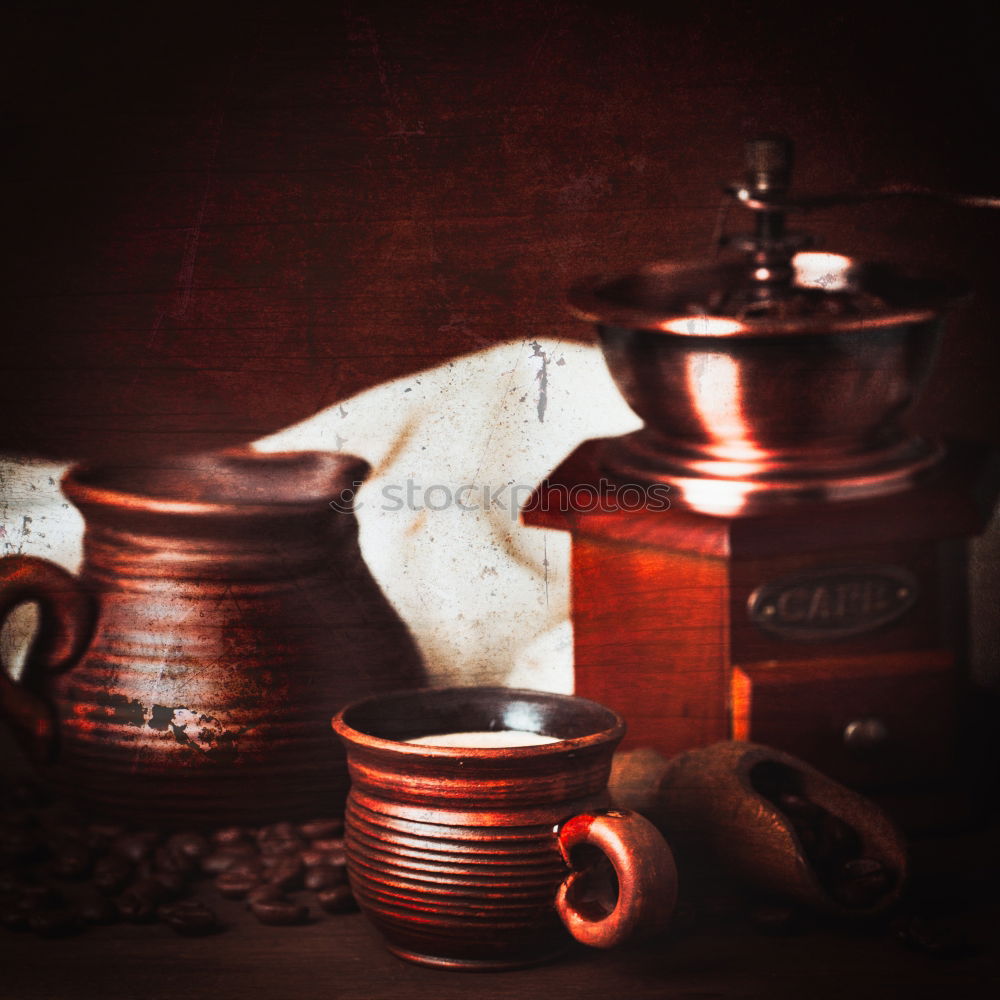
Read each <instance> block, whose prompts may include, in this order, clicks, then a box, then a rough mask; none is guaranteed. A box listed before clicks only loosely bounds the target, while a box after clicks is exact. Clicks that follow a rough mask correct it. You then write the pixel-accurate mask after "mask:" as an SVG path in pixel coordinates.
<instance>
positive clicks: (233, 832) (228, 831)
mask: <svg viewBox="0 0 1000 1000" xmlns="http://www.w3.org/2000/svg"><path fill="white" fill-rule="evenodd" d="M247 836H248V831H247V830H246V828H245V827H242V826H226V827H223V828H222V829H221V830H215V831H214V832H213V833H212V842H213V843H214V844H217V845H218V846H219V847H231V846H232V845H233V844H240V843H244V842H246V840H247Z"/></svg>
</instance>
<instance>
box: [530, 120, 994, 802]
mask: <svg viewBox="0 0 1000 1000" xmlns="http://www.w3.org/2000/svg"><path fill="white" fill-rule="evenodd" d="M791 165H792V147H791V144H790V143H789V142H788V141H787V140H786V139H784V138H782V137H771V136H768V137H764V138H760V139H755V140H753V141H751V142H750V143H748V144H747V174H746V178H745V180H744V181H743V182H741V183H738V184H735V185H733V186H732V187H731V188H729V189H728V194H729V196H730V197H731V198H732V199H733V201H734V202H735V203H736V204H737V205H740V206H742V207H743V208H744V209H746V210H748V211H749V212H750V213H751V215H752V219H753V229H752V232H750V233H749V234H747V235H745V236H739V237H735V238H730V239H728V240H727V241H726V243H727V246H726V250H725V252H724V253H720V254H719V255H718V256H717V258H716V259H714V260H710V261H707V262H694V263H686V262H680V263H678V262H661V263H653V264H650V265H648V266H646V267H643V268H641V269H639V270H637V271H636V272H634V273H631V274H627V275H624V276H619V277H615V278H610V279H606V278H597V279H590V280H587V281H584V282H581V283H580V284H578V285H577V286H576V287H575V288H574V289H573V290H572V292H571V295H570V302H571V306H572V308H573V310H574V312H575V313H576V315H578V316H579V317H580V318H582V319H585V320H587V321H590V322H593V323H595V324H596V325H597V329H598V333H599V336H600V342H601V346H602V349H603V352H604V357H605V360H606V362H607V364H608V366H609V368H610V371H611V374H612V375H613V377H614V379H615V381H616V383H617V385H618V387H619V389H620V391H621V392H622V394H623V395H624V397H625V399H626V401H627V402H628V403H629V405H630V406H631V407H632V409H633V410H634V411H635V412H636V413H637V414H638V415H639V416H640V417H642V418H643V420H644V421H645V426H644V427H643V428H642V429H641V430H639V431H637V432H634V433H632V434H628V435H625V436H623V437H617V438H611V439H603V440H592V441H587V442H585V443H584V444H583V445H581V446H580V447H579V448H578V449H577V450H576V451H575V452H573V453H572V454H571V455H570V456H569V457H568V458H567V459H566V460H565V461H564V462H563V463H562V464H561V465H560V466H559V467H558V468H557V469H556V470H555V471H554V472H553V474H552V475H551V476H550V477H549V479H548V480H546V482H545V483H543V484H542V485H541V486H540V487H539V488H538V489H537V490H536V492H535V494H534V495H533V497H532V498H531V500H530V501H529V503H528V505H527V506H526V508H525V512H524V518H525V521H526V523H528V524H531V525H539V526H547V527H555V528H561V529H563V530H567V531H569V532H570V533H571V535H572V591H571V592H572V616H573V627H574V635H575V638H574V650H575V690H576V693H577V694H579V695H582V696H584V697H587V698H593V699H595V700H596V701H599V702H601V703H603V704H606V705H608V706H610V707H612V708H614V709H615V710H616V711H618V712H619V713H621V714H622V715H623V716H624V717H625V718H626V719H627V720H628V727H629V735H628V745H632V746H650V747H654V748H655V749H657V750H659V751H660V752H661V753H663V754H665V755H667V756H671V755H673V754H676V753H678V752H681V751H684V750H687V749H690V748H693V747H697V746H703V745H706V744H709V743H712V742H715V741H717V740H725V739H740V740H750V741H753V742H757V743H764V744H769V745H771V746H774V747H777V748H780V749H782V750H785V751H788V752H790V753H792V754H795V755H797V756H799V757H802V758H804V759H806V760H807V761H809V762H810V763H812V764H814V765H815V766H816V767H818V768H820V769H821V770H823V771H825V772H826V773H828V774H830V775H831V776H833V777H835V778H837V779H839V780H841V781H844V782H846V783H848V784H851V785H854V786H855V787H860V788H863V789H867V790H871V791H875V792H879V793H880V794H881V795H882V796H885V797H889V798H891V797H892V796H893V795H897V796H898V797H899V798H900V800H901V801H909V800H911V799H913V798H914V796H913V795H912V794H911V793H912V792H913V791H916V792H917V794H916V796H915V799H916V800H921V801H928V798H927V790H928V789H930V788H933V787H935V786H937V787H938V788H939V789H942V790H944V791H947V789H948V788H949V787H951V786H952V784H953V782H952V776H953V774H954V773H955V772H954V768H955V761H956V737H957V729H958V724H957V723H958V720H957V713H958V706H959V700H960V697H961V691H962V687H963V683H964V677H965V675H964V671H963V667H964V663H965V643H966V617H967V613H966V602H965V586H966V584H965V579H966V574H965V547H966V541H967V539H968V538H970V537H971V536H972V535H974V534H977V533H978V532H979V531H981V530H982V528H983V526H984V525H985V523H986V520H987V518H988V514H989V511H990V507H991V505H992V502H993V499H994V497H995V495H996V492H997V490H996V484H995V483H992V482H991V480H992V479H993V478H995V477H994V476H992V475H991V472H990V466H991V463H990V461H989V456H987V455H985V454H984V453H983V452H982V451H981V450H979V451H977V450H976V449H974V448H969V447H962V446H959V445H954V444H952V445H944V444H941V443H939V442H933V441H926V440H923V439H921V438H920V437H917V436H915V435H914V434H912V433H911V432H910V431H908V430H907V428H906V422H905V418H906V416H907V414H908V412H909V411H910V410H911V408H912V406H913V403H914V402H915V400H916V397H917V394H918V392H919V390H920V388H921V385H922V383H923V382H924V380H925V378H926V376H927V374H928V372H929V370H930V368H931V365H932V362H933V357H934V353H935V348H936V344H937V341H938V338H939V336H940V333H941V329H942V326H943V321H944V319H945V317H946V314H947V312H948V310H949V308H950V307H951V305H953V304H954V303H955V302H956V300H957V299H958V298H960V297H961V290H960V289H959V288H957V287H955V286H954V285H953V284H950V283H949V282H947V281H942V280H932V279H927V278H922V277H914V276H911V275H908V274H905V273H902V272H900V271H898V270H897V269H895V268H892V267H889V266H886V265H882V264H874V263H868V262H864V261H861V260H858V259H855V258H853V257H848V256H844V255H840V254H834V253H827V252H822V251H817V250H812V249H809V240H808V239H807V238H806V237H804V236H803V235H801V234H798V233H796V232H794V231H792V230H790V229H789V228H788V225H787V219H788V216H789V214H791V213H794V212H800V211H808V210H812V209H820V208H825V207H830V206H836V205H841V204H846V203H849V202H852V201H862V200H864V199H866V198H881V197H895V196H899V195H927V196H931V197H935V196H936V195H935V194H934V193H932V192H926V191H922V190H920V189H915V188H902V187H894V188H887V189H882V190H879V191H874V192H866V193H861V194H856V195H846V194H844V195H829V196H825V195H824V196H818V197H811V198H793V197H792V196H791V195H790V193H789V192H790V180H791ZM940 197H945V196H940ZM955 200H958V201H965V202H968V203H971V204H974V205H975V204H981V205H988V206H990V207H996V204H997V200H996V199H962V198H958V199H955Z"/></svg>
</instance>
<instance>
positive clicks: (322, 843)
mask: <svg viewBox="0 0 1000 1000" xmlns="http://www.w3.org/2000/svg"><path fill="white" fill-rule="evenodd" d="M310 847H311V848H312V849H313V850H314V851H325V852H326V853H327V854H338V853H342V852H343V850H344V838H343V837H325V838H321V839H319V840H314V841H313V842H312V844H310Z"/></svg>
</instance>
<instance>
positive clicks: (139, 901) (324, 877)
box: [0, 782, 355, 937]
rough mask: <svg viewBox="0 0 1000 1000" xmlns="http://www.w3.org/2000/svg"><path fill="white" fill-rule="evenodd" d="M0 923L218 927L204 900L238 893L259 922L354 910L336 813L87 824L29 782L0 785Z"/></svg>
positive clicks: (62, 928)
mask: <svg viewBox="0 0 1000 1000" xmlns="http://www.w3.org/2000/svg"><path fill="white" fill-rule="evenodd" d="M2 798H3V805H4V808H3V811H2V813H0V925H2V926H4V927H6V928H8V929H9V930H15V931H23V930H27V931H34V932H35V933H37V934H41V935H44V936H47V937H60V936H65V935H69V934H74V933H78V932H80V931H82V930H84V929H86V928H87V927H88V926H93V925H99V924H110V923H115V922H117V921H127V922H130V923H136V924H143V923H154V922H157V921H160V922H162V923H164V924H166V925H167V926H169V927H170V928H172V929H173V930H174V931H176V932H177V933H178V934H183V935H188V936H201V935H206V934H214V933H218V932H219V931H222V930H224V929H225V927H224V924H223V922H222V921H221V920H220V918H219V916H218V914H217V913H216V910H215V909H214V908H213V906H212V903H213V896H216V897H217V896H222V897H224V898H226V899H236V900H242V901H244V902H245V903H246V906H247V908H248V909H249V910H250V912H251V913H252V914H253V915H254V917H255V918H256V919H257V920H258V921H259V922H260V923H262V924H271V925H289V924H300V923H304V922H306V921H308V920H310V919H311V918H312V917H313V916H314V915H315V913H316V911H321V912H324V913H328V914H339V913H345V912H348V911H351V910H353V909H355V904H354V898H353V896H352V895H351V890H350V887H349V885H348V884H347V875H346V858H345V854H344V841H343V830H344V826H343V821H342V820H341V819H340V818H338V817H329V818H319V819H315V820H312V821H310V822H306V823H274V824H271V825H268V826H263V827H259V828H251V827H227V828H224V829H217V830H212V831H195V830H192V831H184V832H173V833H168V832H161V831H157V830H139V829H128V828H126V827H124V826H121V825H116V824H106V823H94V822H86V821H85V820H84V819H83V818H82V817H81V816H79V814H77V813H75V812H74V811H73V810H72V809H70V808H68V807H66V806H65V805H62V804H60V803H51V802H49V801H47V799H46V797H45V794H44V792H43V790H42V789H40V788H39V787H38V786H36V785H33V784H30V783H27V782H17V783H13V784H11V785H9V786H8V787H6V788H4V789H3V790H2Z"/></svg>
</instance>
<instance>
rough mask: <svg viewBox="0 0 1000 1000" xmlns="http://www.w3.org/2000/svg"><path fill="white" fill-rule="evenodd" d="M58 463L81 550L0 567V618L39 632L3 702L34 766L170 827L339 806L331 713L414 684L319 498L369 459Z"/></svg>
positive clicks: (353, 552) (100, 806)
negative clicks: (58, 560) (78, 516)
mask: <svg viewBox="0 0 1000 1000" xmlns="http://www.w3.org/2000/svg"><path fill="white" fill-rule="evenodd" d="M170 461H171V463H172V464H170V465H168V464H166V463H161V464H160V465H158V466H156V467H149V468H142V467H119V468H112V467H93V468H91V467H86V466H79V467H76V468H74V469H72V470H70V471H69V472H68V473H67V475H66V477H65V478H64V480H63V489H64V491H65V493H66V495H67V496H68V497H69V499H70V500H72V501H73V503H74V504H75V505H76V506H77V507H78V508H79V509H80V511H81V512H82V513H83V516H84V519H85V523H86V530H85V534H84V559H83V566H82V569H81V571H80V574H79V576H72V575H70V574H69V573H66V572H65V571H64V570H62V569H60V568H59V567H57V566H55V565H54V564H52V563H50V562H47V561H45V560H43V559H36V558H32V557H27V556H10V557H7V558H5V559H3V560H0V615H3V614H5V613H6V612H7V611H9V610H10V609H11V608H12V607H14V606H15V605H17V604H20V603H23V602H27V601H35V602H37V603H38V605H39V607H40V612H41V613H40V626H39V630H38V634H37V636H36V638H35V641H34V643H33V644H32V648H31V650H30V651H29V654H28V657H27V660H26V664H25V667H24V670H23V672H22V674H21V677H20V678H19V680H18V681H17V682H15V681H13V680H12V679H11V678H10V677H9V676H8V675H7V674H6V672H0V705H2V708H3V713H4V715H5V716H6V717H7V718H8V720H9V721H10V722H11V724H12V725H13V727H14V729H15V731H16V732H17V734H18V735H19V736H20V737H21V738H22V742H24V743H25V744H26V745H27V746H28V748H29V750H31V751H32V752H33V754H34V756H35V757H36V758H37V759H38V760H39V761H40V762H41V763H42V767H43V770H44V772H45V773H46V774H47V776H48V777H50V778H51V779H52V781H53V782H54V783H55V784H56V785H57V786H60V787H61V788H62V789H64V790H65V791H67V792H70V793H72V794H75V795H76V797H78V798H79V799H80V800H81V801H82V803H83V804H84V805H85V806H86V807H87V809H88V810H89V811H90V812H92V813H96V814H103V815H107V816H109V817H114V818H119V819H127V820H131V821H148V822H155V823H158V824H165V825H186V826H190V825H211V824H215V823H253V824H258V823H262V822H268V821H271V820H274V819H278V818H287V819H294V818H297V817H302V818H305V817H308V816H311V815H315V814H316V812H317V810H318V809H319V808H320V804H321V803H322V808H323V809H325V810H327V811H328V810H330V809H333V808H337V807H342V804H343V802H344V799H345V797H346V793H347V773H346V768H345V764H344V755H343V751H342V749H341V748H340V746H339V744H338V741H337V740H336V739H334V738H333V737H332V735H331V733H330V729H329V720H330V715H331V713H332V712H335V711H336V710H337V709H338V708H339V707H340V706H342V705H343V704H345V703H346V702H348V701H352V700H355V699H357V698H359V697H362V696H364V695H366V694H369V693H371V692H374V691H377V690H379V689H381V688H399V687H406V686H407V685H412V686H418V685H420V684H422V683H426V681H425V679H424V674H423V668H422V665H421V661H420V658H419V654H418V652H417V650H416V647H415V646H414V644H413V641H412V639H411V638H410V635H409V633H408V632H407V630H406V628H405V626H404V625H403V623H402V622H401V621H400V620H399V618H398V617H397V616H396V614H395V612H394V611H393V610H392V608H391V607H390V605H389V603H388V602H387V600H386V599H385V597H384V595H383V594H382V593H381V591H380V590H379V588H378V586H377V584H376V583H375V580H374V579H373V578H372V576H371V574H370V573H369V571H368V569H367V567H366V566H365V564H364V562H363V560H362V557H361V552H360V549H359V547H358V541H357V524H356V521H355V518H354V515H353V513H351V511H350V510H349V509H348V510H346V511H345V510H342V509H337V507H340V506H343V505H340V504H336V503H335V504H334V505H331V503H330V500H331V498H333V499H334V500H335V501H336V499H337V498H339V497H340V495H341V491H342V490H345V489H349V488H350V487H351V485H352V483H354V482H355V481H356V480H360V479H362V478H363V477H364V474H365V472H366V471H367V466H366V464H365V463H364V462H363V461H362V460H361V459H357V458H353V457H351V456H346V455H340V454H333V453H323V452H295V453H287V454H262V453H257V452H253V451H250V450H245V451H236V452H223V453H214V454H202V455H198V456H187V457H178V458H175V459H171V460H170Z"/></svg>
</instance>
